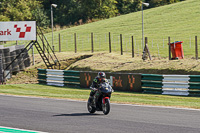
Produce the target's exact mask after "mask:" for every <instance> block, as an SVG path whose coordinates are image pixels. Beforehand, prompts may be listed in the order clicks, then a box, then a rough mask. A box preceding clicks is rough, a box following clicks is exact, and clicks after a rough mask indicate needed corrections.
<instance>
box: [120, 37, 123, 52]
mask: <svg viewBox="0 0 200 133" xmlns="http://www.w3.org/2000/svg"><path fill="white" fill-rule="evenodd" d="M120 44H121V55H123V47H122V34H120Z"/></svg>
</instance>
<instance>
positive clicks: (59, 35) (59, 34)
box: [59, 33, 61, 52]
mask: <svg viewBox="0 0 200 133" xmlns="http://www.w3.org/2000/svg"><path fill="white" fill-rule="evenodd" d="M59 52H61V42H60V33H59Z"/></svg>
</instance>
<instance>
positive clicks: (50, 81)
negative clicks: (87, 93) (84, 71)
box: [38, 69, 80, 86]
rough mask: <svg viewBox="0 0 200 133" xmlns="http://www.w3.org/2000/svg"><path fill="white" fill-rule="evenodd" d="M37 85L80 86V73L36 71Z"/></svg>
mask: <svg viewBox="0 0 200 133" xmlns="http://www.w3.org/2000/svg"><path fill="white" fill-rule="evenodd" d="M38 82H39V84H47V85H54V86H66V85H76V86H80V72H79V71H72V70H53V69H38Z"/></svg>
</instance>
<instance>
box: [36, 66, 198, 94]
mask: <svg viewBox="0 0 200 133" xmlns="http://www.w3.org/2000/svg"><path fill="white" fill-rule="evenodd" d="M96 75H97V72H89V71H73V70H52V69H38V82H39V83H40V84H47V85H54V86H68V85H75V86H80V87H83V88H89V87H90V85H91V84H92V81H93V79H94V78H95V77H96ZM106 77H107V79H108V80H109V81H110V83H111V86H112V87H113V89H114V90H120V91H132V92H142V93H150V94H164V95H182V96H200V75H158V74H136V73H110V72H107V73H106Z"/></svg>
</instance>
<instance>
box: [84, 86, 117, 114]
mask: <svg viewBox="0 0 200 133" xmlns="http://www.w3.org/2000/svg"><path fill="white" fill-rule="evenodd" d="M112 92H114V90H113V89H112V87H111V86H110V84H109V83H108V82H103V83H101V84H100V85H99V87H98V89H97V91H96V93H95V94H94V96H93V97H89V99H88V102H87V109H88V111H89V112H90V113H95V112H96V111H103V113H104V114H105V115H107V114H108V113H109V112H110V98H111V93H112Z"/></svg>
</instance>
